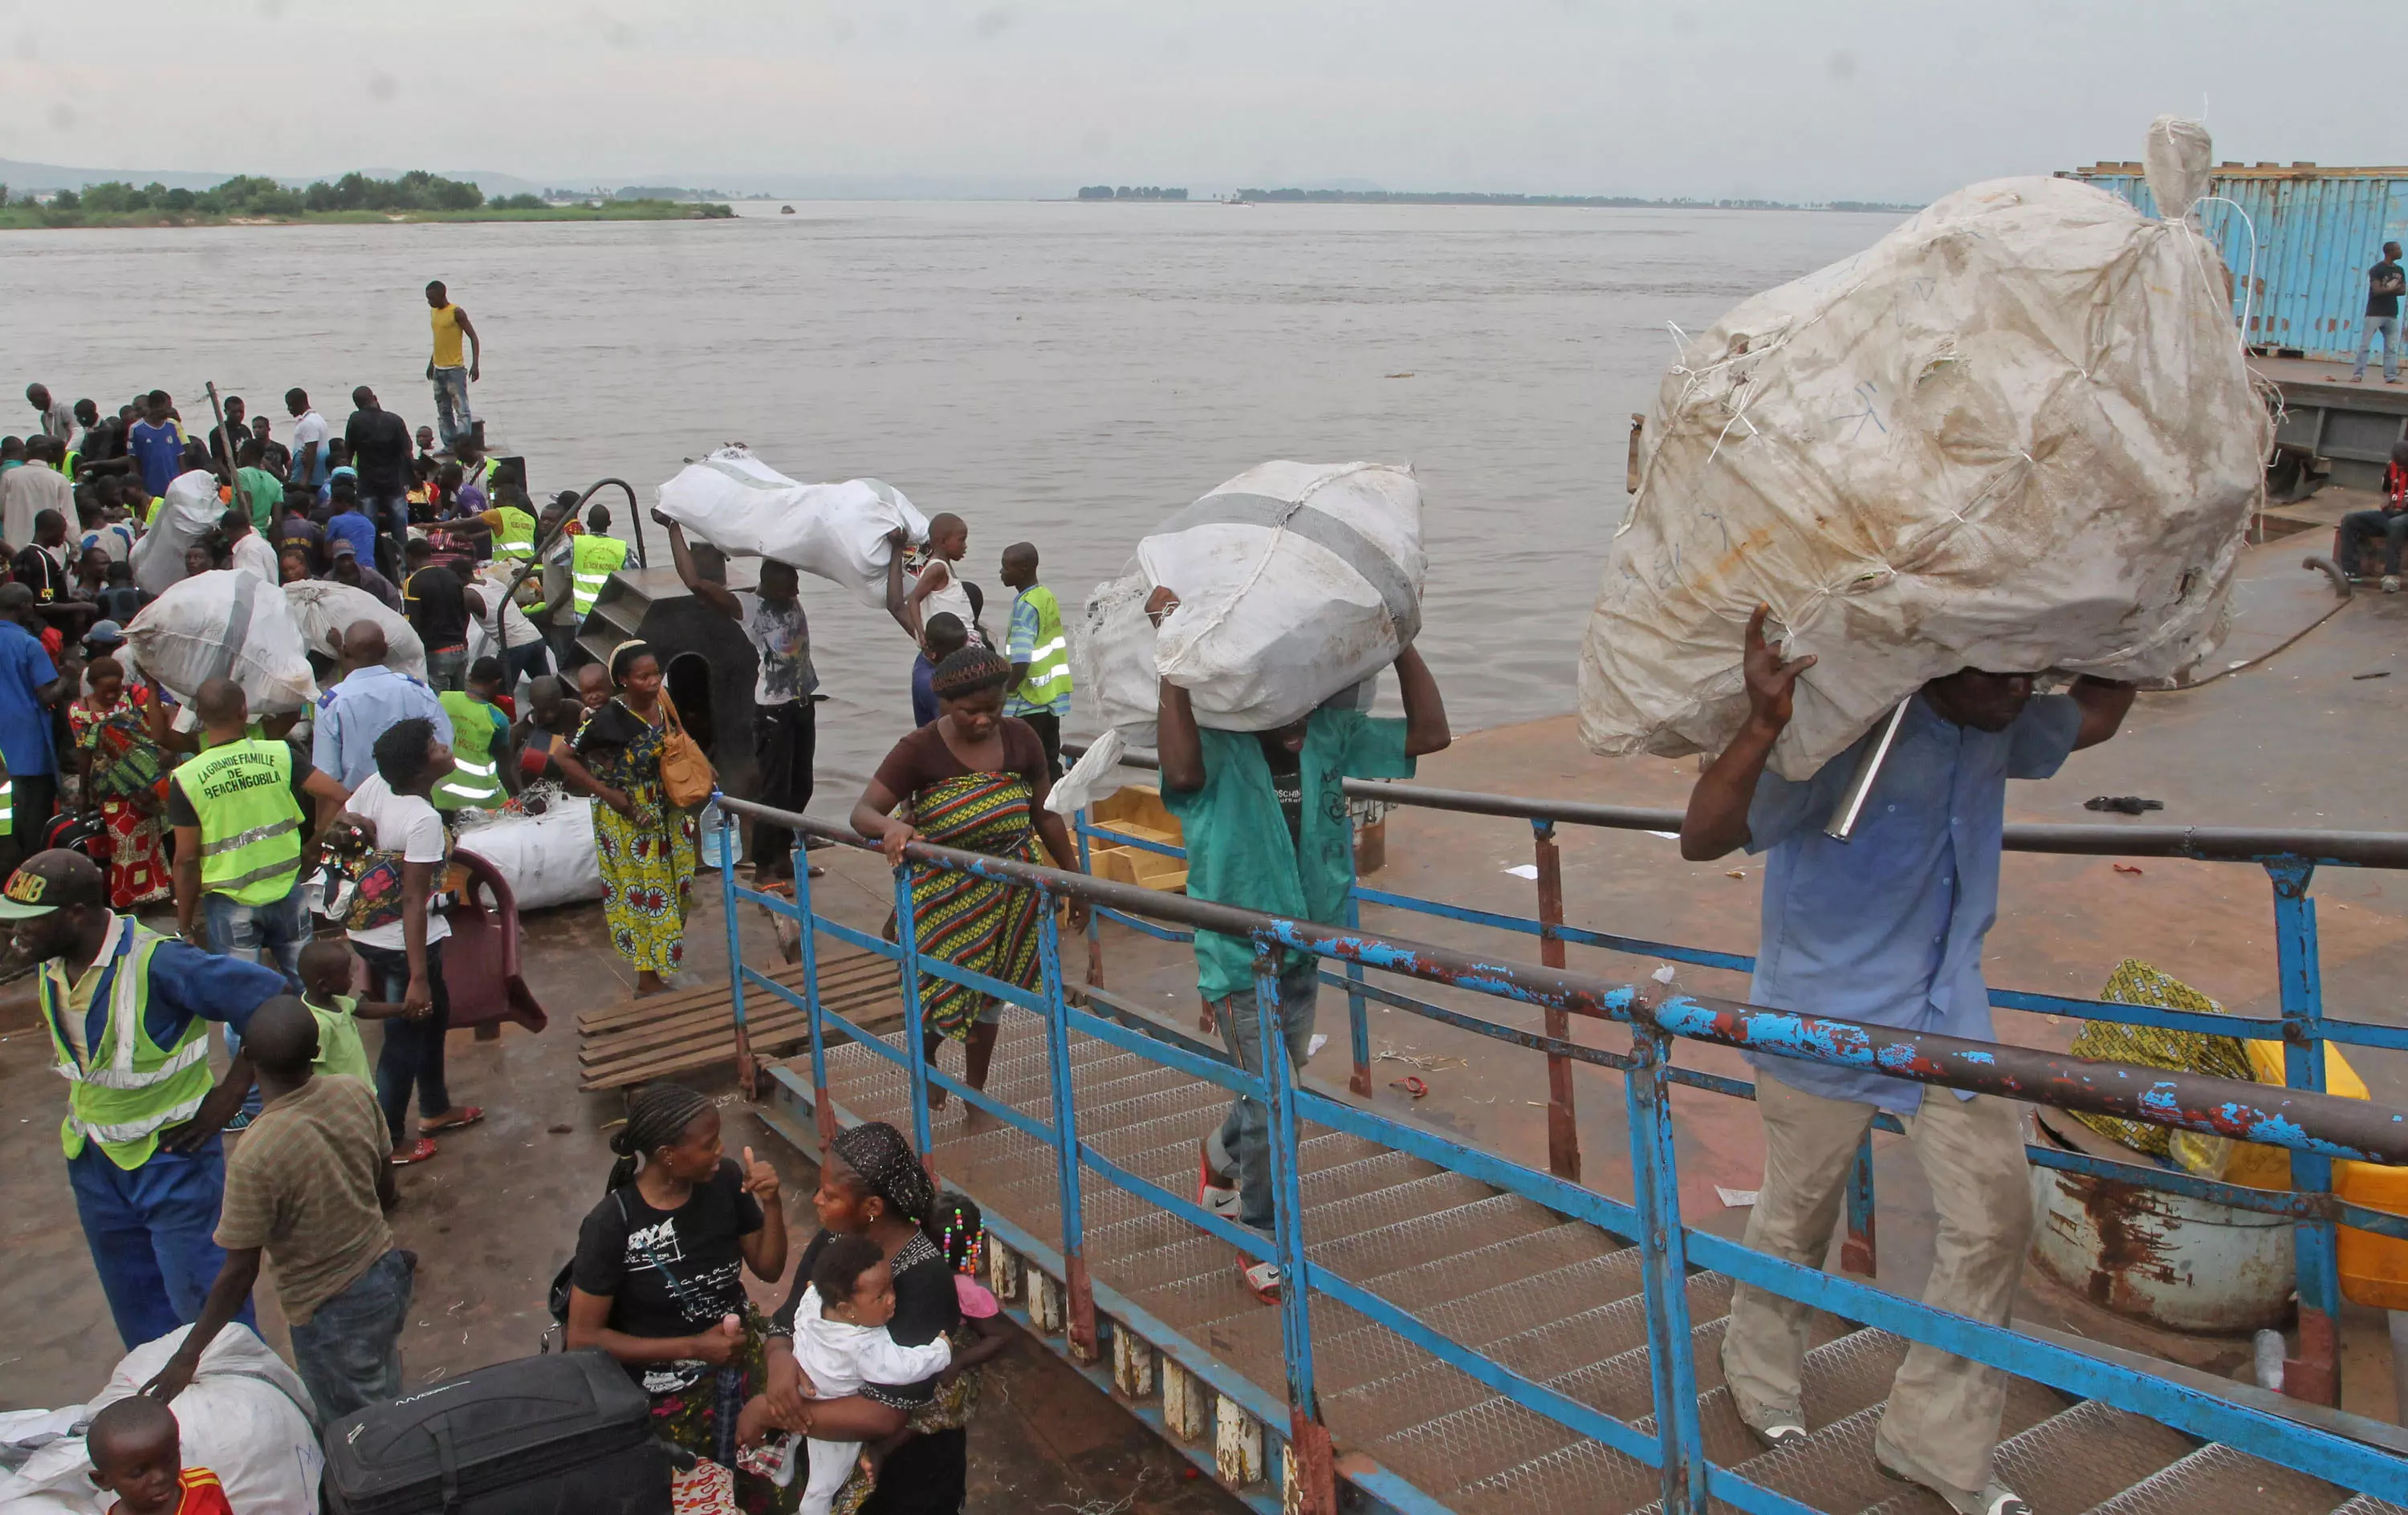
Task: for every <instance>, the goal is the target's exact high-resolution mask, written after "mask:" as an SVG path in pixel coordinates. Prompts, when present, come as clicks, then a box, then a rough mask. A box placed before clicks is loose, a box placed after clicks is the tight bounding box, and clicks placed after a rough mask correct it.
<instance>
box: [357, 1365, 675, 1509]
mask: <svg viewBox="0 0 2408 1515" xmlns="http://www.w3.org/2000/svg"><path fill="white" fill-rule="evenodd" d="M325 1444H326V1475H325V1496H326V1497H325V1505H326V1508H327V1510H328V1511H329V1512H330V1515H668V1511H669V1457H670V1449H669V1447H668V1446H667V1444H666V1443H664V1442H661V1441H659V1440H657V1439H655V1438H654V1436H652V1407H651V1404H650V1402H649V1401H648V1400H647V1399H646V1398H645V1396H644V1392H643V1391H642V1390H641V1389H639V1388H638V1387H637V1386H636V1384H635V1382H634V1380H633V1379H629V1378H628V1377H627V1370H626V1369H625V1368H624V1367H621V1366H620V1365H618V1364H617V1363H616V1362H614V1361H613V1360H612V1359H610V1358H609V1356H607V1355H605V1354H604V1353H602V1352H599V1351H573V1352H563V1353H560V1354H558V1355H556V1356H542V1357H523V1358H521V1359H519V1360H518V1361H517V1362H514V1363H496V1364H495V1365H493V1366H491V1367H481V1368H479V1369H477V1370H476V1371H475V1372H473V1373H466V1374H463V1375H461V1376H460V1377H459V1378H456V1379H452V1380H451V1381H449V1382H446V1383H438V1384H437V1385H435V1386H434V1387H433V1388H431V1389H424V1390H422V1391H420V1392H419V1393H417V1394H405V1395H403V1396H402V1397H401V1398H399V1399H395V1400H392V1401H389V1402H387V1403H385V1404H381V1405H370V1406H369V1407H367V1408H366V1409H363V1410H361V1411H360V1412H359V1413H358V1414H356V1415H352V1416H350V1417H348V1418H346V1419H344V1420H341V1421H337V1422H335V1423H334V1424H333V1425H330V1426H328V1427H327V1428H326V1436H325Z"/></svg>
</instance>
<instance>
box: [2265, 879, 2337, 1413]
mask: <svg viewBox="0 0 2408 1515" xmlns="http://www.w3.org/2000/svg"><path fill="white" fill-rule="evenodd" d="M2266 872H2267V873H2268V875H2269V876H2271V877H2272V879H2273V880H2274V961H2275V965H2276V971H2277V973H2278V974H2279V975H2280V977H2281V979H2282V998H2283V1081H2284V1083H2285V1084H2286V1085H2287V1086H2288V1087H2290V1088H2293V1089H2306V1090H2313V1091H2315V1093H2324V1089H2325V1043H2324V1037H2323V1036H2321V1035H2319V1033H2320V1032H2321V1031H2322V1029H2323V1025H2322V1022H2323V1021H2324V1014H2325V987H2324V970H2323V965H2322V962H2321V960H2320V957H2319V955H2318V951H2317V948H2316V902H2315V900H2314V899H2312V898H2310V897H2309V895H2308V883H2309V881H2310V879H2313V878H2314V877H2315V865H2314V864H2310V863H2270V864H2268V865H2266ZM2291 1187H2292V1188H2293V1189H2294V1190H2296V1191H2297V1192H2299V1193H2302V1194H2326V1193H2331V1192H2332V1159H2331V1158H2329V1157H2326V1156H2324V1155H2323V1154H2321V1153H2317V1152H2293V1153H2292V1154H2291ZM2291 1237H2292V1252H2293V1256H2294V1257H2295V1258H2296V1259H2297V1265H2298V1272H2299V1279H2298V1288H2299V1293H2300V1355H2299V1356H2297V1357H2295V1358H2292V1359H2290V1360H2288V1361H2287V1362H2286V1363H2285V1364H2284V1365H2283V1392H2284V1393H2285V1394H2289V1395H2290V1396H2291V1397H2292V1398H2294V1399H2304V1400H2307V1401H2309V1402H2311V1403H2313V1404H2318V1405H2336V1406H2337V1405H2339V1404H2340V1403H2341V1335H2340V1330H2341V1259H2340V1255H2339V1251H2338V1248H2337V1245H2336V1237H2335V1236H2334V1234H2333V1223H2332V1222H2330V1221H2316V1220H2301V1221H2300V1222H2298V1224H2296V1225H2295V1226H2293V1227H2292V1230H2291Z"/></svg>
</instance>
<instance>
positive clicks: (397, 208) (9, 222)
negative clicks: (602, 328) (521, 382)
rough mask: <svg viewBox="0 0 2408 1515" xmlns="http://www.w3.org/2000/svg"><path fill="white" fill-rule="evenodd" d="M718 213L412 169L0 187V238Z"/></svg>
mask: <svg viewBox="0 0 2408 1515" xmlns="http://www.w3.org/2000/svg"><path fill="white" fill-rule="evenodd" d="M735 214H736V212H735V211H734V210H733V209H732V208H730V207H727V206H724V205H701V204H688V203H684V202H680V201H673V200H652V199H635V200H620V199H612V200H604V201H598V202H595V203H590V204H567V205H553V204H550V203H548V202H546V201H544V200H542V199H539V198H538V197H537V196H535V195H532V194H506V195H504V196H502V197H501V198H500V199H497V200H490V201H489V200H487V199H486V198H485V192H484V191H482V190H480V189H479V188H478V187H477V186H476V185H474V184H471V183H468V182H466V181H465V180H462V179H444V178H441V177H440V176H438V175H435V174H430V173H427V172H425V171H424V170H423V169H413V170H411V171H410V172H409V173H407V174H404V175H402V176H401V177H400V178H398V179H369V178H368V177H366V175H364V174H345V175H344V176H343V177H342V178H341V179H337V180H335V181H334V182H332V183H328V182H326V181H325V180H323V179H321V180H319V181H318V182H317V183H314V184H311V185H309V186H308V188H307V189H297V190H296V189H292V188H289V187H287V186H285V185H282V184H279V183H278V182H277V181H276V180H274V179H264V178H261V177H259V176H257V175H251V174H238V175H236V177H234V178H233V179H227V180H226V181H225V182H224V183H222V184H219V185H216V186H215V187H213V188H210V189H206V190H180V189H179V190H171V189H169V188H167V187H166V186H165V185H164V184H148V185H143V186H139V187H136V186H135V185H132V184H126V183H122V182H119V181H115V180H111V181H109V182H107V183H101V184H93V185H89V186H87V187H86V188H85V189H83V190H82V191H81V192H80V193H79V192H77V191H73V190H62V191H60V192H59V193H58V194H57V195H55V196H54V197H52V198H51V199H50V200H49V201H47V202H37V201H36V200H35V199H34V198H33V197H32V196H30V195H25V196H20V197H18V198H16V199H13V200H12V199H10V198H9V196H8V190H7V185H5V184H0V231H23V230H34V229H38V228H41V227H49V226H225V225H231V224H243V225H258V224H274V223H281V222H337V223H340V222H385V221H716V220H721V219H724V218H726V217H730V216H733V215H735Z"/></svg>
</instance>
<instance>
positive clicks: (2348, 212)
mask: <svg viewBox="0 0 2408 1515" xmlns="http://www.w3.org/2000/svg"><path fill="white" fill-rule="evenodd" d="M2064 177H2066V178H2068V179H2081V180H2083V181H2084V182H2085V183H2089V184H2096V185H2098V186H2099V187H2100V189H2102V190H2105V191H2107V192H2109V193H2113V194H2118V195H2121V196H2123V197H2124V198H2125V199H2126V200H2128V201H2130V202H2131V203H2132V204H2133V205H2135V206H2138V207H2140V208H2141V209H2142V210H2143V212H2145V213H2146V214H2148V215H2152V216H2154V215H2156V214H2157V198H2156V197H2155V196H2154V195H2152V194H2150V193H2149V183H2148V180H2147V179H2144V178H2143V177H2142V172H2141V165H2140V164H2136V163H2102V164H2096V165H2094V166H2092V167H2089V168H2077V169H2075V170H2073V171H2072V172H2071V173H2070V174H2067V175H2066V176H2064ZM2209 193H2210V194H2211V195H2212V196H2213V198H2211V199H2208V200H2206V201H2204V202H2202V203H2201V204H2200V207H2199V219H2200V226H2201V227H2202V228H2203V229H2204V230H2205V231H2206V233H2207V235H2208V237H2209V239H2210V240H2211V241H2213V242H2214V244H2215V245H2216V247H2217V248H2218V249H2219V250H2221V251H2222V252H2223V254H2224V261H2225V263H2226V264H2227V265H2228V266H2229V267H2230V268H2231V270H2232V285H2233V293H2232V307H2233V316H2234V318H2235V319H2237V320H2238V319H2243V318H2245V322H2246V323H2245V325H2244V328H2243V330H2244V332H2245V333H2246V336H2247V340H2248V342H2249V345H2250V346H2252V347H2263V348H2270V349H2285V350H2297V351H2298V352H2299V353H2300V355H2301V356H2304V357H2309V358H2317V359H2324V360H2328V361H2329V360H2333V359H2340V360H2342V361H2344V362H2346V361H2347V360H2349V359H2351V358H2354V357H2356V356H2357V354H2358V344H2359V342H2360V340H2361V339H2362V337H2363V336H2364V334H2365V318H2366V271H2367V269H2369V268H2371V267H2372V266H2373V265H2374V264H2375V263H2376V262H2377V261H2379V260H2380V259H2381V258H2382V256H2383V244H2384V243H2386V242H2408V168H2318V167H2317V166H2316V165H2315V164H2292V165H2290V166H2288V167H2283V166H2279V165H2277V164H2257V166H2255V167H2243V166H2242V165H2241V164H2223V165H2222V166H2220V167H2219V168H2217V170H2216V173H2215V179H2214V187H2213V188H2212V189H2211V190H2210V192H2209ZM2253 232H2254V234H2255V236H2254V241H2255V244H2256V245H2255V248H2254V258H2253V248H2252V245H2251V244H2252V241H2253V236H2252V234H2253ZM2253 268H2254V269H2255V271H2256V272H2255V277H2254V279H2253V277H2252V272H2251V271H2252V269H2253Z"/></svg>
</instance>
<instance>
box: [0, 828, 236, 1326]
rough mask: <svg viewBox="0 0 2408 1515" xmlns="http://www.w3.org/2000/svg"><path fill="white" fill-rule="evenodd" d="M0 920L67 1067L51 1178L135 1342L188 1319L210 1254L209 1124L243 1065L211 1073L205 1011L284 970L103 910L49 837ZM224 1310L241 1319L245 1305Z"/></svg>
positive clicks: (231, 1012)
mask: <svg viewBox="0 0 2408 1515" xmlns="http://www.w3.org/2000/svg"><path fill="white" fill-rule="evenodd" d="M0 920H5V921H8V922H12V923H13V924H14V927H15V931H16V950H17V952H18V953H19V954H20V955H21V956H22V957H24V958H27V959H29V960H31V961H33V962H34V963H36V964H37V965H39V974H38V983H37V990H36V993H37V994H38V998H39V1003H40V1006H41V1011H42V1023H43V1024H44V1025H45V1026H46V1027H47V1028H48V1029H49V1031H50V1045H51V1050H52V1051H53V1053H54V1054H55V1056H56V1057H57V1059H58V1070H59V1072H60V1073H61V1074H62V1075H64V1076H65V1079H66V1080H67V1113H66V1121H65V1124H64V1125H63V1126H62V1127H61V1128H60V1132H59V1136H60V1143H61V1145H62V1146H63V1147H64V1149H65V1152H66V1160H67V1181H68V1184H69V1185H70V1186H71V1187H72V1188H73V1190H74V1192H75V1199H76V1213H77V1215H78V1216H79V1218H80V1219H81V1221H82V1222H83V1232H84V1239H85V1240H86V1241H87V1242H88V1243H89V1244H90V1246H91V1248H92V1258H93V1266H94V1267H95V1268H96V1269H97V1270H98V1272H99V1274H100V1286H101V1291H102V1293H105V1294H106V1295H107V1296H108V1309H109V1314H110V1315H111V1316H112V1317H114V1318H115V1320H116V1322H117V1334H118V1336H119V1338H120V1339H121V1340H122V1341H123V1342H124V1344H125V1345H126V1346H127V1347H128V1348H132V1347H136V1346H139V1345H140V1344H141V1343H143V1342H146V1341H151V1340H155V1339H157V1338H158V1337H160V1336H165V1335H166V1334H167V1333H168V1332H170V1331H173V1330H174V1329H175V1328H176V1327H177V1326H179V1325H188V1324H190V1323H192V1322H193V1321H196V1320H198V1319H199V1318H200V1313H201V1305H202V1302H203V1301H204V1300H205V1299H206V1298H207V1297H208V1290H209V1285H210V1283H211V1282H212V1281H214V1280H215V1279H216V1278H217V1275H218V1270H219V1268H220V1267H221V1266H222V1265H223V1264H224V1262H225V1256H224V1253H222V1251H219V1250H218V1245H217V1243H216V1241H214V1240H213V1239H212V1235H211V1234H212V1232H213V1231H214V1230H215V1228H216V1226H217V1221H218V1210H219V1207H220V1204H221V1202H222V1199H223V1196H224V1190H225V1150H224V1147H223V1145H222V1142H221V1140H220V1137H219V1136H218V1132H219V1129H220V1128H221V1127H222V1126H223V1125H224V1124H225V1122H226V1118H227V1117H228V1116H230V1115H232V1114H233V1113H234V1111H235V1108H236V1106H238V1105H239V1104H240V1103H241V1102H242V1096H243V1093H244V1092H245V1091H246V1090H248V1089H249V1088H250V1087H251V1065H250V1064H249V1063H248V1062H246V1061H245V1060H243V1059H242V1058H241V1057H240V1056H239V1055H237V1056H236V1058H235V1060H234V1063H233V1065H232V1066H230V1067H229V1068H227V1070H226V1075H225V1077H224V1078H223V1079H219V1080H217V1081H216V1083H215V1084H214V1085H212V1083H211V1080H210V1078H209V1064H208V1022H211V1021H215V1022H220V1023H222V1024H223V1025H224V1026H225V1027H226V1028H227V1029H228V1030H230V1031H234V1032H239V1031H241V1029H242V1028H243V1026H244V1025H245V1024H246V1023H248V1022H249V1021H250V1019H251V1011H253V1010H254V1009H257V1008H259V1007H260V1006H261V1005H263V1004H265V1003H266V1002H267V1001H268V1000H269V999H272V998H274V997H275V996H276V995H278V994H280V993H284V979H283V978H282V977H281V976H280V975H279V974H277V973H274V972H272V971H271V970H269V969H266V968H263V967H261V966H260V965H258V964H256V963H245V962H242V961H240V960H238V959H236V958H230V957H211V956H210V955H209V954H208V953H207V952H204V951H202V950H200V949H198V948H196V947H192V946H188V945H186V944H185V943H183V942H179V941H177V940H176V939H175V938H173V937H171V936H160V935H159V934H158V933H156V932H153V931H150V930H147V929H145V928H144V927H143V926H141V925H139V924H138V923H136V921H135V920H134V918H133V917H132V916H130V915H119V914H116V913H115V912H113V911H112V910H110V909H109V908H108V882H107V879H106V878H105V877H104V876H103V874H102V873H101V870H100V868H99V866H98V865H96V864H94V863H93V861H92V860H91V859H90V858H87V857H84V856H82V855H80V854H79V853H76V852H71V851H67V850H65V849H53V850H50V851H47V852H38V853H36V854H35V855H34V856H33V857H32V858H30V859H28V860H27V861H26V863H25V865H24V866H22V867H21V868H19V869H18V870H17V871H16V872H15V873H13V874H11V875H10V876H9V878H8V882H7V887H6V888H5V889H0ZM239 1318H240V1319H242V1320H243V1322H245V1323H246V1324H249V1323H251V1310H250V1308H249V1307H248V1306H246V1307H245V1308H244V1309H243V1311H242V1314H241V1316H240V1317H239Z"/></svg>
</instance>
